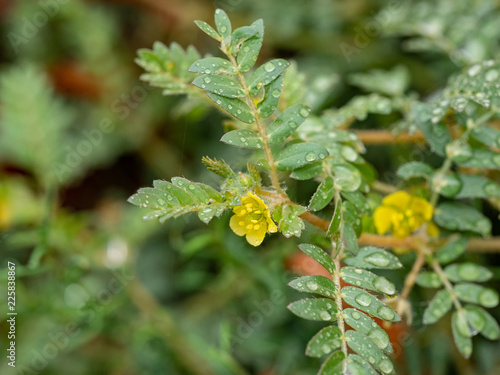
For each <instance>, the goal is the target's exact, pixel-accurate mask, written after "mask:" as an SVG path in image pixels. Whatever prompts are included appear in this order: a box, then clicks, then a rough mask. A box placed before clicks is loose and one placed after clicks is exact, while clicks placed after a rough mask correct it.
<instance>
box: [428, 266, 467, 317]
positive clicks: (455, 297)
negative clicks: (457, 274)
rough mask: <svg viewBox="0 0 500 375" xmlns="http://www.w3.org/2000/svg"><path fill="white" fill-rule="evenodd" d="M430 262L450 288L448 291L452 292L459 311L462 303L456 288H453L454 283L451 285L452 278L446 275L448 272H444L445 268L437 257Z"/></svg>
mask: <svg viewBox="0 0 500 375" xmlns="http://www.w3.org/2000/svg"><path fill="white" fill-rule="evenodd" d="M429 264H430V265H431V267H432V269H433V270H434V272H436V273H437V274H438V275H439V278H440V279H441V281H442V282H443V285H444V286H445V288H446V290H448V292H450V296H451V299H452V300H453V303H454V304H455V307H456V309H457V310H458V311H461V310H462V304H461V303H460V301H459V300H458V297H457V295H456V293H455V290H454V289H453V285H451V283H450V280H449V279H448V276H447V275H446V273H444V271H443V268H442V267H441V265H440V264H439V262H438V261H437V260H436V259H434V258H431V259H430V260H429Z"/></svg>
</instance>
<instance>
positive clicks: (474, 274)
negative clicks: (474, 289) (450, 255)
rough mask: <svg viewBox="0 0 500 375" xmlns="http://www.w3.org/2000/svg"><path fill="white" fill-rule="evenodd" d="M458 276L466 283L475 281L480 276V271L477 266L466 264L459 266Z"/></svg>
mask: <svg viewBox="0 0 500 375" xmlns="http://www.w3.org/2000/svg"><path fill="white" fill-rule="evenodd" d="M458 276H460V278H461V279H462V280H465V281H474V280H476V279H477V278H478V277H479V276H480V271H479V268H478V267H476V265H475V264H472V263H464V264H461V265H460V266H458Z"/></svg>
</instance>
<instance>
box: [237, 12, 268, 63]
mask: <svg viewBox="0 0 500 375" xmlns="http://www.w3.org/2000/svg"><path fill="white" fill-rule="evenodd" d="M251 26H252V27H253V28H255V29H256V30H257V34H256V35H254V36H253V37H252V38H250V39H247V40H245V41H244V42H243V43H242V44H241V48H240V51H239V53H238V57H237V62H238V65H239V67H240V70H241V71H242V72H248V71H249V70H250V69H252V68H253V66H254V65H255V62H256V61H257V57H258V56H259V52H260V48H261V47H262V40H263V37H264V22H263V21H262V20H261V19H260V20H257V21H255V22H254V23H252V25H251Z"/></svg>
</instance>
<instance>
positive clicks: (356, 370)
mask: <svg viewBox="0 0 500 375" xmlns="http://www.w3.org/2000/svg"><path fill="white" fill-rule="evenodd" d="M347 369H348V370H349V371H350V373H351V374H353V375H378V372H377V371H375V369H374V368H373V367H372V366H371V365H370V363H369V362H368V361H367V360H366V359H364V358H363V357H360V356H359V355H357V354H349V355H348V356H347Z"/></svg>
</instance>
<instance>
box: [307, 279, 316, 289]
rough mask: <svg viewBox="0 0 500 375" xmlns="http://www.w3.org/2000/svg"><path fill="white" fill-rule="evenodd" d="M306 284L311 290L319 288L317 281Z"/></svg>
mask: <svg viewBox="0 0 500 375" xmlns="http://www.w3.org/2000/svg"><path fill="white" fill-rule="evenodd" d="M306 286H307V287H308V288H309V289H310V290H317V289H318V284H317V283H316V282H315V281H308V282H307V283H306Z"/></svg>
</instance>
